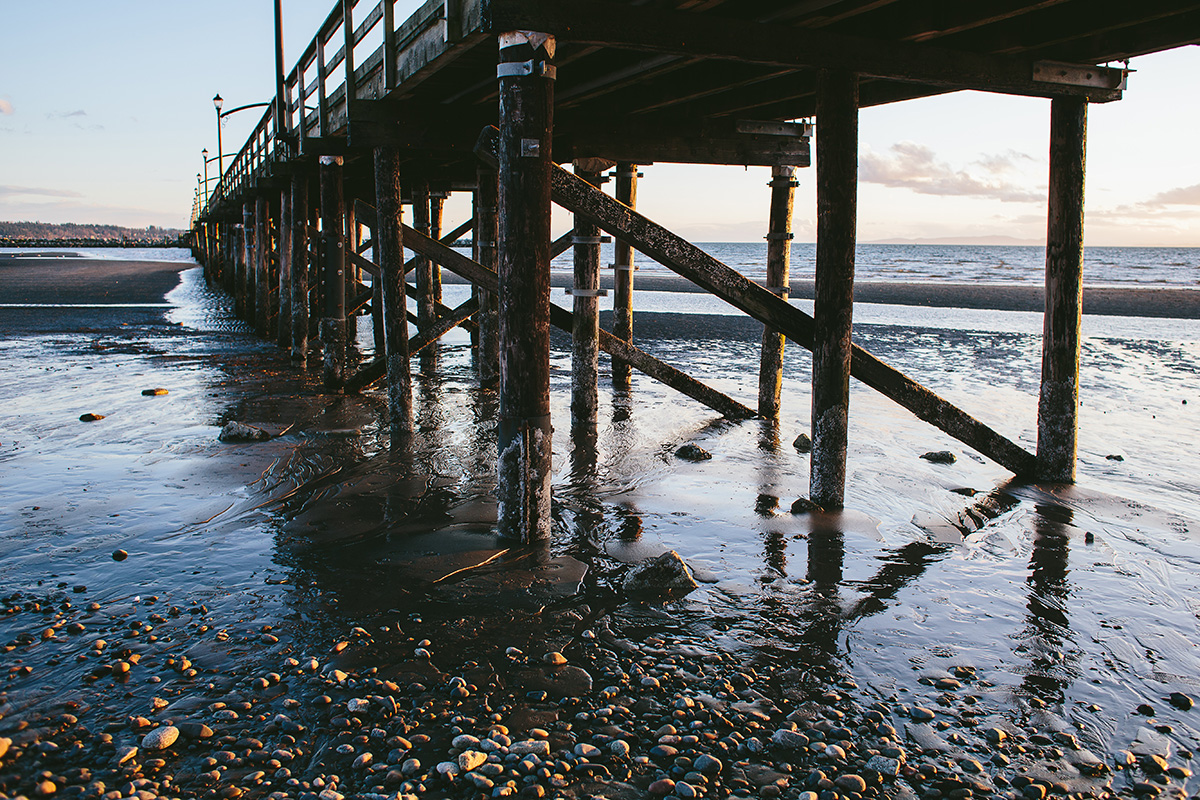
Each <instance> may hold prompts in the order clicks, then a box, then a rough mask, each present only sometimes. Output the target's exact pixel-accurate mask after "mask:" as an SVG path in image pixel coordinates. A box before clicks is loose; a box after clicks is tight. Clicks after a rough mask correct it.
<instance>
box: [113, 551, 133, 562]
mask: <svg viewBox="0 0 1200 800" xmlns="http://www.w3.org/2000/svg"><path fill="white" fill-rule="evenodd" d="M127 558H129V553H126V552H125V551H124V550H113V554H112V560H113V561H124V560H125V559H127Z"/></svg>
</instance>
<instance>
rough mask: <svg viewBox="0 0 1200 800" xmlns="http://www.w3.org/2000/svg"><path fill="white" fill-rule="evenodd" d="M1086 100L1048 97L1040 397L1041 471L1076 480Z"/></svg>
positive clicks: (1045, 475) (1043, 475) (1049, 478)
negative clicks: (1048, 168) (1044, 281)
mask: <svg viewBox="0 0 1200 800" xmlns="http://www.w3.org/2000/svg"><path fill="white" fill-rule="evenodd" d="M1086 151H1087V101H1086V100H1085V99H1083V98H1074V97H1072V98H1066V97H1056V98H1054V99H1053V100H1051V101H1050V195H1049V204H1048V205H1049V207H1048V214H1047V223H1046V311H1045V317H1044V318H1043V323H1042V387H1041V394H1040V397H1039V399H1038V443H1037V472H1038V477H1039V478H1040V479H1042V480H1046V481H1056V482H1060V483H1073V482H1074V481H1075V462H1076V453H1077V449H1078V434H1079V330H1080V323H1081V316H1080V315H1081V314H1082V313H1083V184H1084V166H1085V161H1086Z"/></svg>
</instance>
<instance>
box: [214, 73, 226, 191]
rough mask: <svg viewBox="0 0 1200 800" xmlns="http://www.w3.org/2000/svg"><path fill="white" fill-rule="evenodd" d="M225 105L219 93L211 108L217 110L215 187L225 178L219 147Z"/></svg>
mask: <svg viewBox="0 0 1200 800" xmlns="http://www.w3.org/2000/svg"><path fill="white" fill-rule="evenodd" d="M223 105H225V100H224V98H222V97H221V94H220V92H218V93H217V96H216V97H214V98H213V107H214V108H216V109H217V169H218V170H219V177H218V178H217V186H218V187H220V185H221V178H224V177H225V149H224V148H223V147H222V146H221V106H223Z"/></svg>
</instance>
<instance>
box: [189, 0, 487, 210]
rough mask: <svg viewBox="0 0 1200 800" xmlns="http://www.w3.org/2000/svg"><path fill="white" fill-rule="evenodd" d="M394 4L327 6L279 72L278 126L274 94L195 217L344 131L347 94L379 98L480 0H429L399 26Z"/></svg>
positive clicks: (347, 0) (451, 34)
mask: <svg viewBox="0 0 1200 800" xmlns="http://www.w3.org/2000/svg"><path fill="white" fill-rule="evenodd" d="M395 5H396V0H378V2H374V3H371V2H368V0H362V1H361V2H360V0H341V2H339V3H338V4H337V5H336V6H335V7H334V8H333V10H332V11H330V13H329V15H328V16H327V17H326V18H325V21H324V22H323V23H322V24H321V26H320V28H319V29H318V30H317V34H316V36H314V37H313V39H312V41H311V42H309V44H308V46H307V47H306V48H305V49H304V52H303V53H302V54H301V56H300V58H299V59H298V60H297V61H296V64H295V66H294V67H292V69H291V71H290V72H289V73H288V74H287V75H286V76H284V81H283V103H284V109H285V113H284V114H283V128H284V130H282V131H279V130H276V125H277V123H276V120H277V119H278V118H279V117H278V116H277V114H276V104H277V102H278V99H273V100H272V101H271V103H270V105H269V107H268V108H267V109H266V111H265V113H264V114H263V115H262V117H261V118H260V119H259V121H258V124H257V125H255V127H254V130H253V132H252V133H251V134H250V136H249V138H248V139H247V140H246V143H245V144H244V145H243V146H242V148H241V150H240V151H239V152H238V154H237V156H236V157H235V158H234V159H233V161H232V162H231V163H230V164H229V167H228V168H227V169H226V170H225V174H224V175H221V176H218V179H217V181H216V186H215V187H214V189H213V191H212V192H211V193H210V194H209V195H208V197H207V198H206V200H205V203H204V205H203V206H202V207H201V208H200V210H199V215H200V216H204V214H205V213H206V212H207V211H208V210H209V209H210V208H212V207H215V206H218V205H219V204H220V203H221V202H222V201H223V200H225V199H226V198H230V197H237V196H240V195H242V194H244V193H245V192H246V191H247V190H248V189H250V188H253V184H254V182H255V181H256V180H257V179H259V178H261V177H264V176H267V175H270V174H271V166H272V165H273V164H274V163H275V162H276V161H281V160H284V159H285V158H288V157H291V156H294V155H297V154H300V153H303V152H304V151H305V150H306V149H308V147H307V146H308V145H309V144H310V143H312V142H314V141H319V140H322V139H326V138H328V137H331V136H336V135H340V134H343V133H344V132H345V130H346V128H347V123H348V120H349V112H348V106H349V104H348V103H347V97H351V98H354V99H370V100H377V99H380V98H383V97H386V96H387V95H388V94H389V93H390V92H391V91H392V90H393V89H394V88H395V87H397V86H399V85H400V84H402V83H404V82H405V81H409V80H411V79H412V78H414V77H415V76H417V74H418V73H419V72H420V71H421V70H422V69H423V68H425V67H427V66H428V65H429V63H430V62H431V61H433V60H434V59H435V58H437V57H439V56H441V55H442V54H444V53H445V52H446V51H447V50H448V49H450V48H452V47H453V46H454V45H455V44H456V43H458V42H461V41H462V40H463V39H464V38H465V37H466V36H467V32H468V31H470V30H477V29H478V27H479V25H478V23H479V22H480V16H481V3H480V2H479V0H428V2H426V3H425V4H424V5H423V6H421V8H419V9H418V10H417V11H416V12H415V13H414V14H412V16H410V17H409V18H408V19H407V20H406V21H404V22H403V23H401V24H400V25H399V26H397V25H396V22H395ZM364 10H365V13H364V14H362V15H361V21H357V20H358V19H360V16H359V12H361V11H364ZM333 47H336V50H334V51H333V52H332V53H330V50H331V48H333Z"/></svg>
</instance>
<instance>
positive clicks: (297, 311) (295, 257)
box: [288, 165, 309, 364]
mask: <svg viewBox="0 0 1200 800" xmlns="http://www.w3.org/2000/svg"><path fill="white" fill-rule="evenodd" d="M308 214H309V209H308V170H306V169H304V168H301V167H300V166H299V165H297V166H296V167H295V169H293V171H292V227H291V230H290V231H289V232H288V235H289V236H290V237H291V239H292V249H291V257H292V263H291V273H292V286H291V290H292V316H291V320H290V324H291V330H292V361H295V362H299V363H301V364H303V363H305V362H306V361H307V360H308V270H309V266H308V265H309V257H308Z"/></svg>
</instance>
